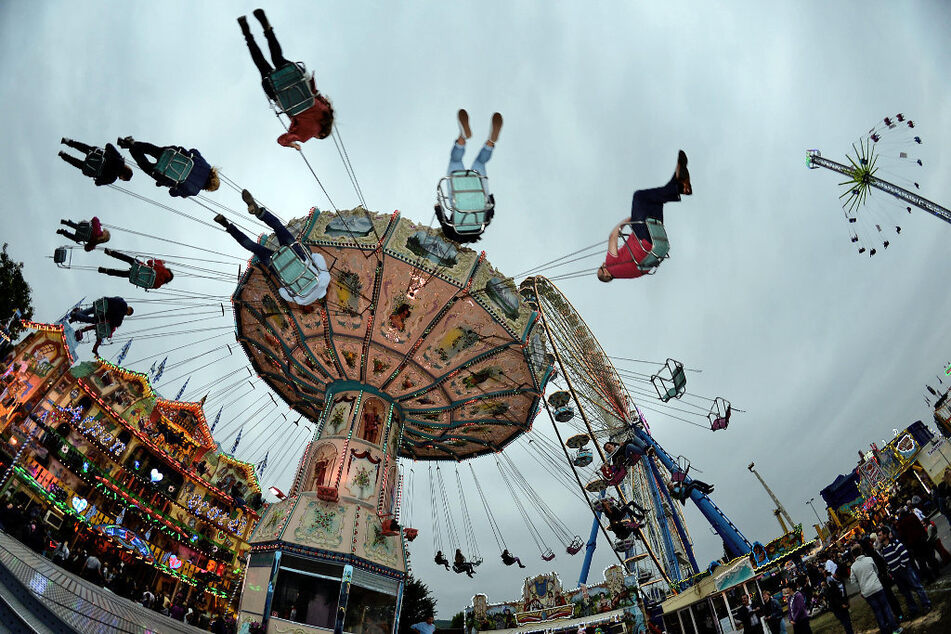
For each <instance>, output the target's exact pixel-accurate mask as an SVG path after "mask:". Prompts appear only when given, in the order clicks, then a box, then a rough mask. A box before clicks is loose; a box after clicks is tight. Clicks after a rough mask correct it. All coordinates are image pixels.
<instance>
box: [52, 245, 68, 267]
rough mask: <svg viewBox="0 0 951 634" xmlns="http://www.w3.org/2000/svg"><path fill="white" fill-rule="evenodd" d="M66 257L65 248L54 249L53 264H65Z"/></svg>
mask: <svg viewBox="0 0 951 634" xmlns="http://www.w3.org/2000/svg"><path fill="white" fill-rule="evenodd" d="M67 255H68V251H67V250H66V247H56V250H55V251H53V262H54V263H55V264H65V263H66V256H67Z"/></svg>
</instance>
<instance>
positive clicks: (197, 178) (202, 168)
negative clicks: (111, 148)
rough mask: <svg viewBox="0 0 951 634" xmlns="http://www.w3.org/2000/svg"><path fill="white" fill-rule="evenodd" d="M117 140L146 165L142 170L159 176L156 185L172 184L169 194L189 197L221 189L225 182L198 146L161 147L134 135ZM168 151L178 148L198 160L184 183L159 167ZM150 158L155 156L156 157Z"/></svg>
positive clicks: (140, 165)
mask: <svg viewBox="0 0 951 634" xmlns="http://www.w3.org/2000/svg"><path fill="white" fill-rule="evenodd" d="M116 143H117V144H118V146H119V147H121V148H125V149H127V150H129V154H131V155H132V158H134V159H135V162H136V163H138V165H139V167H140V168H142V171H144V172H145V173H146V174H148V175H149V176H151V177H152V178H154V179H155V186H156V187H168V188H169V190H168V194H169V196H173V197H178V198H188V197H189V196H195V195H197V194H199V193H200V192H201V191H202V190H204V191H209V192H213V191H215V190H217V189H218V187H219V186H220V184H221V181H220V180H219V178H218V170H216V169H215V168H214V167H212V166H211V165H210V164H209V163H208V161H206V160H205V158H204V157H203V156H202V155H201V152H199V151H198V150H196V149H195V148H191V149H190V150H186V149H185V148H184V147H182V146H181V145H166V146H164V147H159V146H157V145H154V144H152V143H147V142H145V141H136V140H135V139H133V138H132V137H131V136H127V137H124V138H121V139H119V140H118V141H117V142H116ZM166 150H176V151H177V152H179V153H180V154H184V155H185V156H188V157H189V158H190V159H191V160H192V162H193V163H194V165H193V166H192V169H191V171H190V172H189V173H188V176H187V177H186V178H185V180H183V181H182V182H180V183H179V182H176V181H174V180H172V179H171V178H169V177H168V176H166V175H165V174H162V173H161V172H159V171H158V170H157V169H156V166H157V165H158V161H159V158H160V157H161V156H162V154H164V153H165V151H166ZM149 157H152V159H154V160H152V159H150V158H149Z"/></svg>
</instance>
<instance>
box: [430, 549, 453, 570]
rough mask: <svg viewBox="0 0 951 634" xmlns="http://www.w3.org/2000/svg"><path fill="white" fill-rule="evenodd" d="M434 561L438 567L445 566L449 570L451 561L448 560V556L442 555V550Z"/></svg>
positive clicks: (438, 551) (437, 553) (437, 552)
mask: <svg viewBox="0 0 951 634" xmlns="http://www.w3.org/2000/svg"><path fill="white" fill-rule="evenodd" d="M433 561H435V562H436V565H438V566H445V567H446V570H449V560H448V559H446V556H445V555H444V554H442V551H441V550H437V551H436V556H435V557H433Z"/></svg>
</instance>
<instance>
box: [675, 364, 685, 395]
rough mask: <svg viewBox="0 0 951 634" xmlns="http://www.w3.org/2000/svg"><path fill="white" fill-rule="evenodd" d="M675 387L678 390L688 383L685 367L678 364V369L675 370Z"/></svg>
mask: <svg viewBox="0 0 951 634" xmlns="http://www.w3.org/2000/svg"><path fill="white" fill-rule="evenodd" d="M673 379H674V387H675V388H677V390H678V391H679V390H681V389H683V388H684V387H686V385H687V374H686V372H684V369H683V367H681V366H679V365H678V366H677V369H676V370H674V372H673Z"/></svg>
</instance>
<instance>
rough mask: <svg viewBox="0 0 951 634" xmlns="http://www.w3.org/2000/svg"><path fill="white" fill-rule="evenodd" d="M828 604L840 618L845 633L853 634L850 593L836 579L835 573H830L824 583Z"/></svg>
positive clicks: (823, 587)
mask: <svg viewBox="0 0 951 634" xmlns="http://www.w3.org/2000/svg"><path fill="white" fill-rule="evenodd" d="M822 590H823V594H824V596H825V600H826V605H828V606H829V610H830V611H831V612H832V614H833V615H834V616H835V618H837V619H839V623H841V624H842V629H844V630H845V634H852V633H853V630H852V617H851V616H850V615H849V595H848V594H847V593H846V591H845V586H843V585H842V583H841V582H840V581H839V580H838V579H836V577H835V575H831V574H830V575H829V576H827V577H826V578H825V581H824V582H823V585H822Z"/></svg>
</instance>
